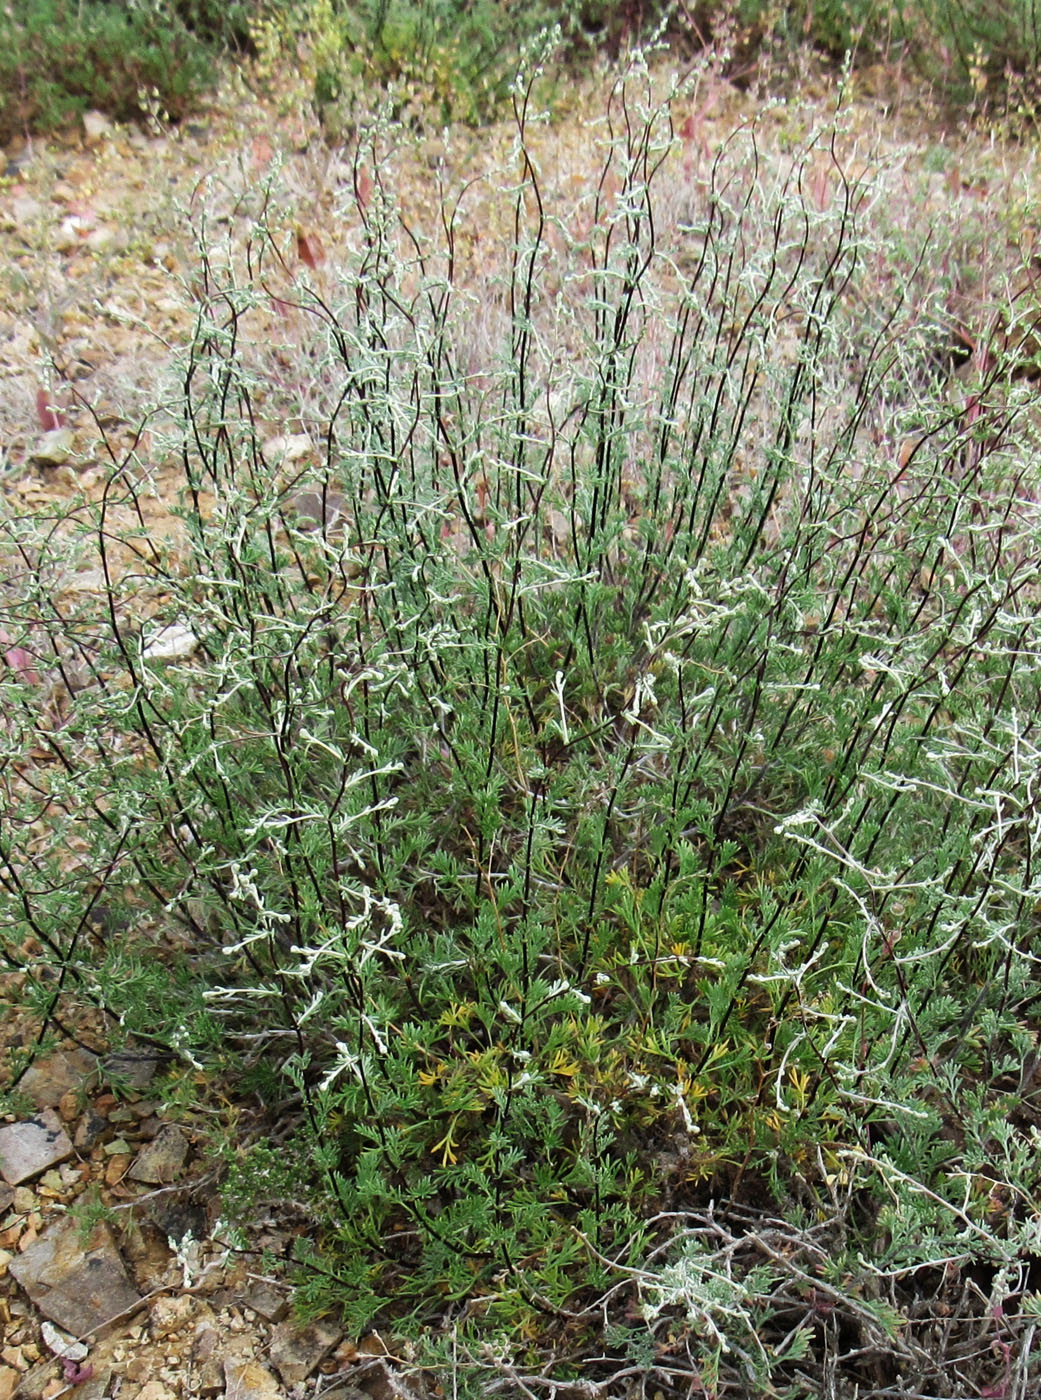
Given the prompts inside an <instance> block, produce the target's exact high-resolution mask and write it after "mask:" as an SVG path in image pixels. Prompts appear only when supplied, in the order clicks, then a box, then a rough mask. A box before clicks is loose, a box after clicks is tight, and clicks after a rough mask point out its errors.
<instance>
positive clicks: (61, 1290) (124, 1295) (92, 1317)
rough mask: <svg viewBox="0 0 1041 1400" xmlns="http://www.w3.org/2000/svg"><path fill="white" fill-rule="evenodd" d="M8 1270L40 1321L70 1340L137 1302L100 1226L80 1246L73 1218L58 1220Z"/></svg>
mask: <svg viewBox="0 0 1041 1400" xmlns="http://www.w3.org/2000/svg"><path fill="white" fill-rule="evenodd" d="M8 1270H9V1272H10V1274H11V1275H12V1277H13V1278H14V1279H15V1281H16V1282H17V1283H19V1284H20V1285H21V1286H22V1288H24V1289H25V1291H26V1293H28V1295H29V1298H30V1299H31V1301H32V1302H33V1303H35V1304H36V1306H37V1307H38V1308H39V1310H40V1312H42V1313H43V1315H44V1317H49V1318H50V1319H51V1321H52V1322H56V1323H57V1324H58V1326H59V1327H63V1328H64V1329H65V1331H66V1332H69V1333H71V1334H72V1336H74V1337H83V1336H85V1335H86V1334H87V1333H88V1332H97V1331H98V1330H99V1329H100V1328H102V1327H104V1326H105V1325H106V1324H107V1323H109V1322H111V1321H113V1320H114V1319H115V1318H117V1317H121V1316H122V1315H123V1314H125V1313H126V1312H128V1311H129V1310H130V1309H132V1308H134V1307H136V1306H137V1304H139V1303H140V1301H141V1298H140V1296H139V1294H138V1293H137V1292H136V1290H135V1289H134V1288H133V1287H132V1285H131V1283H130V1280H129V1279H128V1278H127V1274H126V1270H125V1269H124V1267H123V1260H122V1259H121V1258H120V1254H119V1250H118V1249H117V1248H116V1242H115V1240H114V1238H113V1236H112V1231H111V1230H110V1229H109V1227H108V1226H107V1225H105V1224H104V1223H100V1224H98V1225H95V1227H94V1229H93V1230H92V1231H91V1232H90V1235H89V1236H88V1238H87V1240H86V1243H84V1241H83V1239H82V1237H81V1235H80V1228H79V1225H78V1224H77V1222H76V1221H75V1220H70V1219H68V1218H66V1219H62V1220H58V1221H56V1222H55V1223H54V1224H53V1225H52V1226H50V1228H49V1229H48V1230H47V1231H46V1232H45V1233H44V1234H43V1235H42V1236H41V1237H40V1239H38V1240H37V1241H36V1242H35V1243H34V1244H32V1245H30V1247H29V1248H28V1249H27V1250H26V1251H25V1253H24V1254H22V1255H20V1256H19V1257H18V1258H16V1259H12V1261H11V1263H10V1265H9V1266H8Z"/></svg>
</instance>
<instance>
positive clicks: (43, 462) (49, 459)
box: [29, 428, 75, 467]
mask: <svg viewBox="0 0 1041 1400" xmlns="http://www.w3.org/2000/svg"><path fill="white" fill-rule="evenodd" d="M74 443H75V435H74V433H73V431H72V429H71V428H52V429H51V431H50V432H49V433H44V435H43V437H42V438H40V441H39V442H38V443H37V444H36V446H35V447H34V448H33V450H32V452H30V453H29V461H30V462H33V463H35V464H36V465H38V466H41V467H60V466H61V464H62V463H63V462H67V461H68V460H69V458H70V457H71V456H72V449H73V445H74Z"/></svg>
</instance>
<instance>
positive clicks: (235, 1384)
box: [224, 1360, 282, 1400]
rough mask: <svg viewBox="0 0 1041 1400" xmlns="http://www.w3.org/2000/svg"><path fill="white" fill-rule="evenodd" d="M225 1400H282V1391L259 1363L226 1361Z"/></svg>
mask: <svg viewBox="0 0 1041 1400" xmlns="http://www.w3.org/2000/svg"><path fill="white" fill-rule="evenodd" d="M224 1400H282V1389H281V1387H280V1386H279V1384H278V1382H277V1381H276V1380H275V1378H274V1376H273V1375H272V1374H271V1372H270V1371H269V1370H268V1369H267V1367H266V1366H261V1364H260V1362H259V1361H232V1360H226V1361H225V1363H224Z"/></svg>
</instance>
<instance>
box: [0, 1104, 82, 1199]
mask: <svg viewBox="0 0 1041 1400" xmlns="http://www.w3.org/2000/svg"><path fill="white" fill-rule="evenodd" d="M71 1156H72V1143H71V1142H70V1141H69V1139H68V1136H67V1135H66V1133H65V1129H64V1128H63V1127H62V1125H61V1119H60V1118H59V1117H58V1115H57V1114H56V1113H55V1112H54V1110H53V1109H50V1108H45V1109H44V1110H43V1112H42V1113H40V1114H39V1115H38V1116H37V1117H36V1118H27V1119H24V1120H23V1121H22V1122H21V1123H9V1124H7V1125H6V1126H5V1127H3V1128H0V1175H2V1176H3V1178H4V1180H5V1181H6V1182H7V1183H8V1185H9V1186H18V1185H20V1184H21V1183H22V1182H23V1181H29V1180H30V1179H31V1178H32V1177H34V1176H40V1175H41V1173H43V1172H45V1171H46V1170H47V1168H48V1167H53V1166H56V1165H57V1164H58V1163H59V1162H64V1161H65V1159H66V1158H67V1157H71Z"/></svg>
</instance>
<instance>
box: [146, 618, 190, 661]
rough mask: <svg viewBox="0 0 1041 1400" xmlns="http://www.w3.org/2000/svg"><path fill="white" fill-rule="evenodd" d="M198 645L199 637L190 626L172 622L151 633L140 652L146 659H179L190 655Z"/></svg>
mask: <svg viewBox="0 0 1041 1400" xmlns="http://www.w3.org/2000/svg"><path fill="white" fill-rule="evenodd" d="M198 645H199V639H198V637H197V636H196V635H195V633H194V632H193V631H192V630H191V628H190V627H184V626H183V625H182V624H181V623H179V622H172V623H171V624H170V625H169V627H161V628H160V629H159V631H158V632H154V633H153V634H152V636H151V637H150V638H149V639H148V640H147V641H146V642H145V649H144V651H143V652H142V653H141V654H142V656H143V657H144V659H145V660H146V661H180V660H183V659H184V658H185V657H188V656H191V654H192V652H193V651H194V650H195V648H196V647H197V646H198Z"/></svg>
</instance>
